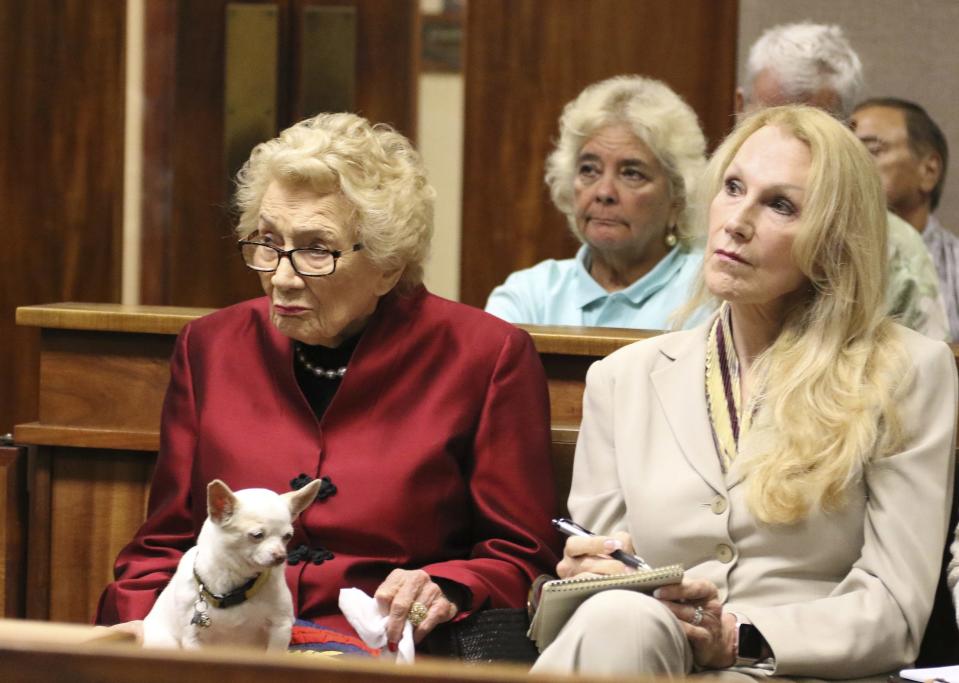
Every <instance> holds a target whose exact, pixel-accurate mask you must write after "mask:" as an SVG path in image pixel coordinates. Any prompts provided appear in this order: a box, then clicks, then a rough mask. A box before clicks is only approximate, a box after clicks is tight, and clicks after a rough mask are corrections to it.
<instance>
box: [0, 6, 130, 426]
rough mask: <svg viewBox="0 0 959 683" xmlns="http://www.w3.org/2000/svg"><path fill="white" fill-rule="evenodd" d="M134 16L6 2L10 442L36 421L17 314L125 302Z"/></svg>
mask: <svg viewBox="0 0 959 683" xmlns="http://www.w3.org/2000/svg"><path fill="white" fill-rule="evenodd" d="M125 13H126V4H125V3H123V2H115V1H114V0H31V1H30V2H24V1H23V0H0V103H2V104H0V226H2V229H3V246H2V248H0V433H5V432H8V431H10V430H11V429H12V427H13V424H14V423H16V422H23V421H25V420H29V419H33V418H34V417H35V412H36V393H35V391H36V390H35V387H34V378H35V377H36V363H37V356H36V332H35V331H34V330H24V329H17V328H16V327H15V325H14V310H15V309H16V307H17V306H22V305H27V304H35V303H41V302H47V301H57V300H70V299H72V300H80V301H103V302H109V301H118V300H119V293H120V238H121V220H122V203H123V111H124V33H125ZM94 48H95V49H94Z"/></svg>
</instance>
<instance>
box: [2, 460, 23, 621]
mask: <svg viewBox="0 0 959 683" xmlns="http://www.w3.org/2000/svg"><path fill="white" fill-rule="evenodd" d="M26 549H27V449H26V448H19V447H11V446H0V616H2V617H4V618H12V617H21V618H22V617H23V616H24V598H25V591H24V590H23V587H24V582H23V579H24V575H25V571H26V559H27V554H26Z"/></svg>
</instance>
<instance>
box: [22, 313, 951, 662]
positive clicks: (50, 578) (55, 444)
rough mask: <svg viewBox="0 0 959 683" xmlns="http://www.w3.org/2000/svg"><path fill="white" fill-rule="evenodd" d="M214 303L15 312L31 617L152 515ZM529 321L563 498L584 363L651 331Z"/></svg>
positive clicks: (96, 570) (88, 593)
mask: <svg viewBox="0 0 959 683" xmlns="http://www.w3.org/2000/svg"><path fill="white" fill-rule="evenodd" d="M209 312H210V309H195V308H175V307H149V306H122V305H116V304H81V303H64V304H50V305H43V306H28V307H22V308H19V309H17V323H18V324H20V325H28V326H34V327H37V328H39V340H40V341H39V343H40V366H39V369H38V377H39V405H38V419H37V420H36V421H35V422H31V423H27V424H21V425H17V427H16V428H15V432H14V435H15V439H16V441H17V442H18V443H20V444H28V445H29V446H30V457H29V470H30V487H31V495H30V501H29V530H30V543H29V546H28V552H27V566H28V569H27V573H26V582H25V587H24V594H25V596H26V600H25V603H26V606H25V616H27V617H28V618H31V619H41V620H52V621H63V622H89V620H90V619H91V618H92V615H93V613H94V611H95V608H96V603H97V599H98V598H99V595H100V592H101V591H102V589H103V586H104V585H105V584H106V583H107V582H108V581H110V580H111V577H112V565H113V561H114V559H115V557H116V554H117V553H118V552H119V550H120V548H122V546H123V545H125V544H126V543H127V542H128V541H129V539H130V538H131V537H132V536H133V533H134V532H135V531H136V529H137V527H138V526H139V524H140V523H141V522H142V520H143V518H144V516H145V512H146V502H147V491H148V486H149V481H150V478H151V476H152V473H153V466H154V460H155V455H156V451H157V449H158V447H159V418H160V411H161V404H162V400H163V394H164V392H165V390H166V385H167V381H168V361H169V357H170V355H171V353H172V349H173V344H174V341H175V338H176V335H177V334H178V333H179V331H180V330H181V329H182V327H183V326H184V325H185V324H186V323H187V322H189V321H190V320H193V319H194V318H197V317H199V316H201V315H204V314H206V313H209ZM522 327H524V329H526V330H527V331H528V332H529V333H530V335H531V336H532V338H533V341H534V343H535V344H536V348H537V350H538V351H539V353H540V357H541V359H542V361H543V365H544V367H545V369H546V374H547V377H548V381H549V393H550V406H551V413H552V428H553V455H554V464H555V472H556V486H557V492H558V494H559V499H560V501H561V502H562V504H563V505H564V506H565V499H566V493H567V492H568V490H569V484H570V479H571V475H572V461H573V451H574V448H575V444H576V435H577V431H578V427H579V422H580V418H581V409H582V394H583V388H584V385H585V375H586V370H587V368H588V367H589V365H590V364H591V363H593V362H594V361H596V360H597V359H599V358H603V357H605V356H606V355H608V354H609V353H611V352H613V351H615V350H616V349H618V348H621V347H622V346H625V345H627V344H630V343H632V342H634V341H637V340H639V339H644V338H647V337H649V336H650V335H652V334H656V333H655V332H649V331H642V330H624V329H611V328H570V327H541V326H522ZM953 350H954V352H956V351H959V347H956V346H954V347H953ZM957 363H959V360H957ZM90 538H98V539H101V542H100V543H97V544H90V543H89V539H90ZM940 601H941V599H940ZM947 606H948V605H947ZM944 623H945V624H946V627H948V623H949V622H948V620H946V621H945V622H944ZM951 627H952V634H946V635H945V636H943V638H946V639H949V638H955V640H950V641H949V643H956V645H957V649H959V636H956V635H955V623H954V620H952V622H951ZM932 636H934V638H933V639H934V640H935V639H936V638H939V636H937V635H936V634H935V633H933V634H932ZM950 647H951V645H950Z"/></svg>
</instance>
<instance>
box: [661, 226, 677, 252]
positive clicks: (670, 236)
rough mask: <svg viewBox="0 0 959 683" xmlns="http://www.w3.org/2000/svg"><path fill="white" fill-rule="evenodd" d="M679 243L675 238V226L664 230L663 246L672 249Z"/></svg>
mask: <svg viewBox="0 0 959 683" xmlns="http://www.w3.org/2000/svg"><path fill="white" fill-rule="evenodd" d="M678 241H679V238H678V237H677V236H676V226H675V225H674V226H673V227H671V228H668V229H667V230H666V234H665V235H663V244H665V245H666V247H667V248H668V249H672V248H673V247H675V246H676V243H677V242H678Z"/></svg>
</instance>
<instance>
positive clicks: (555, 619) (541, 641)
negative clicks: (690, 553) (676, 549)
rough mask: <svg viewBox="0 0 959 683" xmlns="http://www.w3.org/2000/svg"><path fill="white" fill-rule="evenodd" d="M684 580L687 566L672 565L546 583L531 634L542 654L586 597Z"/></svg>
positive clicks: (644, 589) (650, 588) (531, 625)
mask: <svg viewBox="0 0 959 683" xmlns="http://www.w3.org/2000/svg"><path fill="white" fill-rule="evenodd" d="M682 580H683V566H682V565H680V564H672V565H669V566H667V567H660V568H658V569H649V570H646V571H638V572H630V573H627V574H611V575H608V576H596V577H592V576H591V577H583V578H573V579H556V580H555V581H547V582H546V583H545V584H543V589H542V591H541V593H540V598H539V606H538V607H537V609H536V614H535V615H534V616H533V621H532V623H531V624H530V626H529V633H528V634H527V635H528V636H529V637H530V638H531V639H532V640H534V641H535V642H536V647H538V648H539V651H540V652H542V651H543V650H544V649H546V646H547V645H549V644H550V643H551V642H553V639H555V638H556V636H557V634H558V633H559V632H560V630H561V629H562V628H563V626H564V625H565V624H566V622H567V621H568V620H569V618H570V617H571V616H572V615H573V612H575V611H576V608H577V607H579V605H580V603H582V602H583V600H585V599H586V598H588V597H589V596H591V595H595V594H596V593H600V592H602V591H608V590H613V589H616V590H632V591H639V592H641V593H651V592H652V591H653V590H655V589H656V588H658V587H659V586H665V585H668V584H673V583H679V582H680V581H682Z"/></svg>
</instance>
